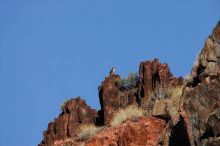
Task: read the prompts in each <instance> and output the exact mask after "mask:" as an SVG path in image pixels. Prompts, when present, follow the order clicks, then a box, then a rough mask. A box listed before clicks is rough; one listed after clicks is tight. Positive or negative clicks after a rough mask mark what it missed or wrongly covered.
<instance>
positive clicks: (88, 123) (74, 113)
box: [39, 22, 220, 146]
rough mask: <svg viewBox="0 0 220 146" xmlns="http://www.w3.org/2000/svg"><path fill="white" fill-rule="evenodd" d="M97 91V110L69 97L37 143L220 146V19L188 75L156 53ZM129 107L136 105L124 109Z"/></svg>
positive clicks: (107, 80) (57, 145) (56, 145)
mask: <svg viewBox="0 0 220 146" xmlns="http://www.w3.org/2000/svg"><path fill="white" fill-rule="evenodd" d="M98 91H99V100H100V105H101V109H100V110H99V111H96V110H95V109H92V108H91V107H89V106H88V105H87V104H86V103H85V101H84V100H82V99H81V98H80V97H77V98H75V99H70V100H69V101H67V102H65V104H64V105H63V106H62V112H61V113H60V115H59V116H58V117H57V118H55V120H54V121H53V122H51V123H49V124H48V129H47V130H46V131H45V132H44V133H43V135H44V139H43V140H42V141H41V143H40V144H39V146H78V145H79V146H80V145H81V146H83V145H84V146H137V145H140V146H168V145H169V146H219V145H220V22H219V23H218V24H217V26H216V27H215V28H214V30H213V33H212V34H211V35H210V36H209V37H208V38H207V40H206V42H205V45H204V47H203V48H202V51H201V53H200V54H199V56H198V58H197V60H196V63H195V65H194V66H193V68H192V72H191V73H190V75H189V76H188V77H187V79H183V78H182V77H174V76H173V75H172V73H171V72H170V69H169V66H168V65H167V64H163V63H160V61H159V59H154V60H152V61H144V62H141V63H140V67H139V73H138V75H134V74H131V75H130V76H129V77H128V78H126V79H122V78H121V77H120V76H119V75H116V74H111V75H109V76H107V77H106V78H105V80H104V81H103V82H102V83H101V85H100V86H99V88H98ZM128 107H135V108H134V110H131V111H129V112H128V113H126V114H124V113H123V112H122V111H126V109H127V108H128ZM136 110H137V111H139V113H141V114H140V115H139V116H137V115H138V114H139V113H135V112H134V111H136ZM132 113H134V114H133V115H132ZM135 114H137V115H135ZM128 115H132V116H128ZM116 116H118V117H119V118H118V119H116V118H115V117H116ZM125 116H127V117H126V118H125V119H124V120H123V121H121V123H120V124H117V125H114V126H113V124H112V121H114V120H115V119H116V120H119V119H121V118H123V117H125ZM82 129H84V133H83V132H82V131H83V130H82ZM90 129H93V130H92V131H91V130H90ZM85 131H87V132H85ZM82 133H83V134H82Z"/></svg>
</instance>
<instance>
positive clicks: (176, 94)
mask: <svg viewBox="0 0 220 146" xmlns="http://www.w3.org/2000/svg"><path fill="white" fill-rule="evenodd" d="M182 91H183V87H182V86H178V87H172V88H167V89H166V90H165V94H166V95H167V96H168V97H169V98H170V99H180V97H181V96H182Z"/></svg>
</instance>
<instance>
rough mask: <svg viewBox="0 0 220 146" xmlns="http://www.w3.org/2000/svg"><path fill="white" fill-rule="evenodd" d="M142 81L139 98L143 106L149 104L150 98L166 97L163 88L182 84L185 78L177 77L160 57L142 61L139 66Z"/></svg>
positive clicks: (139, 87)
mask: <svg viewBox="0 0 220 146" xmlns="http://www.w3.org/2000/svg"><path fill="white" fill-rule="evenodd" d="M139 74H140V83H139V85H138V98H139V104H140V106H141V107H146V106H148V105H147V104H148V103H149V101H150V100H156V98H164V96H165V95H164V94H163V92H162V89H163V88H169V87H175V86H181V85H182V84H183V78H181V77H180V78H175V77H173V75H172V73H171V72H170V69H169V67H168V65H167V64H161V63H160V62H159V59H154V60H153V61H145V62H141V64H140V67H139Z"/></svg>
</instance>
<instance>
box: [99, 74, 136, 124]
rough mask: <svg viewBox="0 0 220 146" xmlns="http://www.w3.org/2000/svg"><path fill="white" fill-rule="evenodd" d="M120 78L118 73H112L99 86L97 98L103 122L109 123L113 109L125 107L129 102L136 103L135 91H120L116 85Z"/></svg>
mask: <svg viewBox="0 0 220 146" xmlns="http://www.w3.org/2000/svg"><path fill="white" fill-rule="evenodd" d="M119 80H120V76H119V75H115V74H112V75H110V76H108V77H107V78H106V79H105V80H104V81H103V82H102V85H101V86H100V88H99V99H100V104H101V111H100V113H102V115H101V117H103V120H104V121H103V122H102V123H103V124H104V125H109V123H110V122H111V120H112V117H113V116H114V113H115V111H117V110H118V109H119V108H125V107H127V106H128V105H131V104H137V102H136V91H137V89H135V88H134V89H133V90H130V91H121V90H119V88H118V86H117V81H119Z"/></svg>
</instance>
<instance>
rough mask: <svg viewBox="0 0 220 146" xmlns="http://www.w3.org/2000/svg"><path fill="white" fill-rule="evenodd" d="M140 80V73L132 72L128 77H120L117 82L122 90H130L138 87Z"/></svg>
mask: <svg viewBox="0 0 220 146" xmlns="http://www.w3.org/2000/svg"><path fill="white" fill-rule="evenodd" d="M138 82H139V76H138V74H137V73H130V74H129V75H128V77H127V78H123V79H120V80H119V81H118V82H117V83H118V87H119V89H120V90H129V89H132V88H134V87H136V86H137V84H138Z"/></svg>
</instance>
